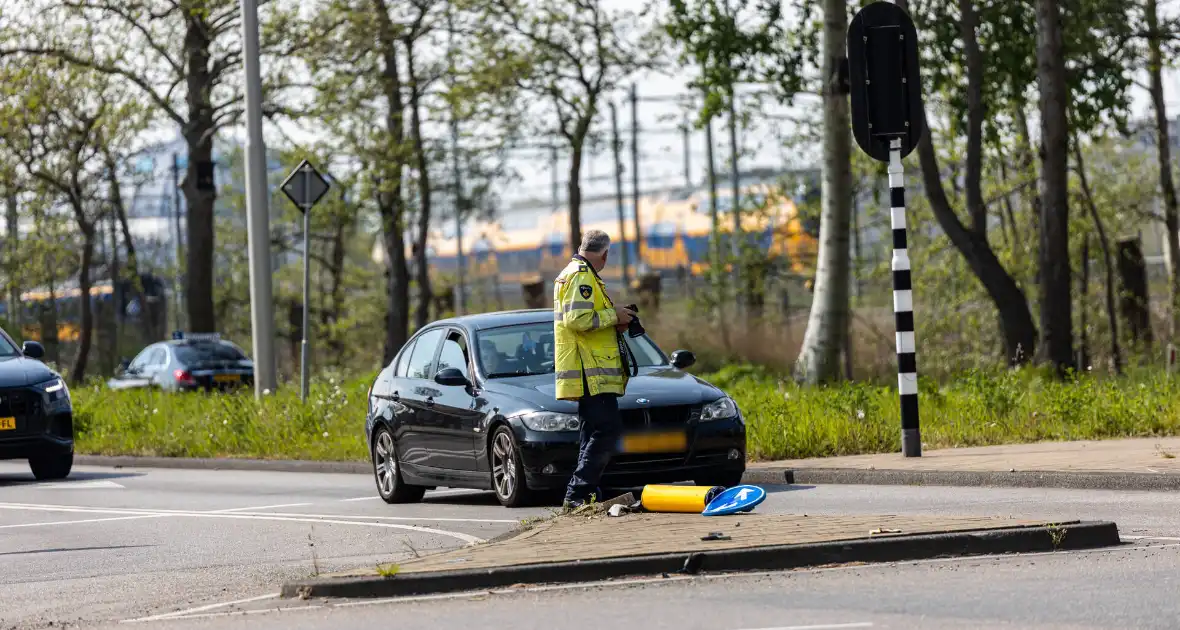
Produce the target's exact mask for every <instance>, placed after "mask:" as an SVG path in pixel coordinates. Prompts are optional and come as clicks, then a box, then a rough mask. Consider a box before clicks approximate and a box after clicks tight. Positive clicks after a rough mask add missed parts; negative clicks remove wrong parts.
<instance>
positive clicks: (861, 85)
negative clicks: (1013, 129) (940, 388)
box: [847, 2, 926, 457]
mask: <svg viewBox="0 0 1180 630" xmlns="http://www.w3.org/2000/svg"><path fill="white" fill-rule="evenodd" d="M847 78H848V84H849V86H848V87H849V98H850V100H851V106H852V133H853V137H855V138H856V143H857V144H858V145H860V148H861V149H862V150H863V151H864V152H865V153H867V154H869V156H870V157H872V158H873V159H875V160H878V161H880V162H885V163H887V164H889V215H890V224H891V225H892V227H893V258H892V264H891V267H892V269H893V316H894V320H895V322H896V324H897V389H898V395H899V398H900V403H901V451H902V454H903V455H905V456H906V457H921V456H922V435H921V432H920V429H919V423H918V361H917V348H916V344H915V340H914V292H913V278H912V275H911V269H910V255H909V243H908V239H907V238H906V235H907V231H906V215H905V170H904V169H903V168H902V164H901V160H902V158H904V157H905V156H907V155H909V154H910V152H912V151H913V150H914V147H916V146H917V145H918V142H919V141H920V140H921V139H922V135H923V134H924V133H925V132H926V115H925V111H924V110H923V105H922V82H921V78H920V76H919V73H918V33H917V30H916V29H915V28H914V22H913V20H911V19H910V16H909V14H907V13H906V11H905V9H902V8H901V7H899V6H897V5H895V4H893V3H892V2H874V3H872V4H869V5H866V6H865V7H864V8H862V9H861V10H860V11H858V12H857V14H856V16H854V17H853V18H852V24H851V25H849V27H848V73H847Z"/></svg>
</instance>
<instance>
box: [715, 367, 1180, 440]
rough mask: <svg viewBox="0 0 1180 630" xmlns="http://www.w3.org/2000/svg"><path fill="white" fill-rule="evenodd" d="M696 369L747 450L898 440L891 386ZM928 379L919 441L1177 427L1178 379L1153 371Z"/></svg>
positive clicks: (1150, 432)
mask: <svg viewBox="0 0 1180 630" xmlns="http://www.w3.org/2000/svg"><path fill="white" fill-rule="evenodd" d="M703 378H705V379H706V380H710V381H711V382H714V383H715V384H718V385H719V386H722V387H724V388H725V389H726V390H727V391H728V392H729V394H730V395H732V396H733V397H734V399H735V400H736V401H737V403H738V406H739V407H740V408H741V409H742V410H743V413H744V414H745V416H746V422H747V431H748V433H749V445H750V446H749V450H750V456H751V458H752V459H755V460H775V459H793V458H804V457H828V456H835V455H852V454H859V453H881V452H898V451H899V450H900V448H901V430H900V427H901V419H900V410H899V404H898V399H897V391H896V387H890V386H876V385H869V384H865V383H849V384H842V385H839V386H833V387H818V388H805V387H799V386H797V385H795V384H794V383H792V382H791V381H790V379H788V378H785V377H783V376H774V375H771V374H768V373H765V372H763V371H760V370H756V369H754V370H751V369H748V368H737V367H729V368H726V369H725V370H723V371H721V372H718V373H715V374H705V375H703ZM929 386H930V385H929V384H928V387H929ZM934 387H935V388H936V389H933V390H930V389H927V388H921V391H920V400H921V411H922V442H923V444H924V445H925V447H926V448H928V449H936V448H950V447H964V446H984V445H989V444H1009V443H1021V442H1036V441H1046V440H1091V439H1110V438H1119V437H1153V436H1163V435H1175V434H1178V433H1180V381H1177V380H1175V379H1170V378H1168V377H1167V376H1166V375H1163V374H1161V373H1159V372H1154V373H1152V372H1144V373H1140V374H1136V378H1133V379H1132V378H1117V379H1099V378H1095V377H1093V376H1089V375H1077V376H1076V377H1075V378H1073V379H1070V380H1066V381H1059V380H1057V379H1056V378H1055V377H1054V376H1053V375H1052V374H1050V373H1049V372H1048V371H1045V370H1040V369H1030V368H1022V369H1019V370H1014V371H1003V372H1002V371H998V370H997V371H991V372H987V371H973V372H969V373H967V374H966V375H965V376H964V377H963V378H961V379H956V380H955V381H953V382H952V383H951V384H949V385H946V386H943V387H937V386H934Z"/></svg>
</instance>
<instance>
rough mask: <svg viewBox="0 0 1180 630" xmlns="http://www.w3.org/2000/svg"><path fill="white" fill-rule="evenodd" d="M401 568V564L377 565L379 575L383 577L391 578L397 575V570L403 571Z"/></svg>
mask: <svg viewBox="0 0 1180 630" xmlns="http://www.w3.org/2000/svg"><path fill="white" fill-rule="evenodd" d="M401 568H402V567H401V565H400V564H379V565H377V575H380V576H381V577H383V578H391V577H393V576H395V575H397V572H398V571H401Z"/></svg>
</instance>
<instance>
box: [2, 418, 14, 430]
mask: <svg viewBox="0 0 1180 630" xmlns="http://www.w3.org/2000/svg"><path fill="white" fill-rule="evenodd" d="M15 430H16V418H0V431H15Z"/></svg>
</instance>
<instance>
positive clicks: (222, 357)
mask: <svg viewBox="0 0 1180 630" xmlns="http://www.w3.org/2000/svg"><path fill="white" fill-rule="evenodd" d="M175 350H176V358H177V359H179V360H180V362H181V363H184V364H185V365H193V364H196V363H213V362H224V361H245V360H246V355H244V354H242V351H241V350H238V349H237V348H235V347H234V346H232V345H231V344H228V343H194V344H186V345H178V346H176V348H175Z"/></svg>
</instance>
